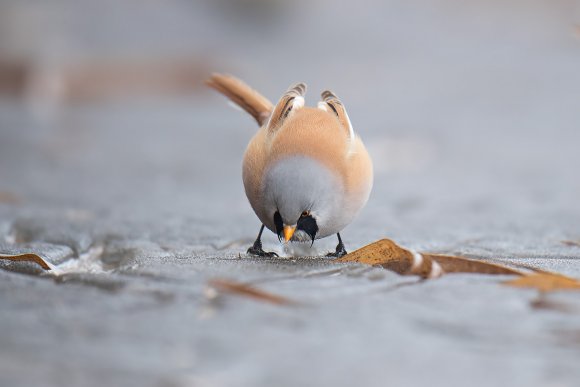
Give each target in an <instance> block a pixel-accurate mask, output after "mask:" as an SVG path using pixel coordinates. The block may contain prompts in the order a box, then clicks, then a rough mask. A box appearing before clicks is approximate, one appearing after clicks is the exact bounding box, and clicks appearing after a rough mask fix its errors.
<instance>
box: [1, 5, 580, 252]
mask: <svg viewBox="0 0 580 387" xmlns="http://www.w3.org/2000/svg"><path fill="white" fill-rule="evenodd" d="M579 23H580V9H579V6H578V2H576V1H549V2H548V1H516V0H514V1H508V2H500V1H472V2H460V1H450V0H434V1H428V2H420V3H417V2H409V1H372V0H365V1H359V2H345V3H341V4H340V5H339V4H337V3H336V2H333V1H326V0H317V1H296V2H287V1H278V0H270V1H267V0H239V1H235V0H219V1H201V0H200V1H193V0H190V1H186V0H172V1H163V2H162V1H154V0H151V1H131V0H125V1H121V2H119V1H113V0H104V1H99V2H93V1H85V0H81V1H76V0H75V1H69V0H51V1H25V2H22V1H8V0H3V1H2V2H1V3H0V94H1V97H0V160H1V168H2V169H1V170H0V189H1V190H2V191H3V192H5V193H4V196H5V197H11V195H12V196H14V198H19V199H22V200H26V201H27V202H28V203H39V204H40V205H42V206H44V207H46V206H47V205H48V206H50V205H57V204H58V205H63V206H68V207H81V208H92V209H95V210H100V211H110V210H111V209H112V208H114V209H115V211H122V210H126V211H128V212H127V213H126V215H127V216H130V217H135V216H140V215H143V216H148V215H147V214H150V213H151V212H152V213H154V215H151V217H152V218H155V217H158V216H162V215H168V214H181V215H184V216H186V217H189V216H191V217H192V218H194V219H197V220H201V223H207V222H209V223H211V222H212V221H213V220H214V219H220V218H221V217H222V216H224V217H228V218H229V219H231V222H234V223H240V224H243V225H244V227H245V225H246V224H248V225H250V224H254V223H255V225H257V222H255V219H253V215H252V213H251V209H250V208H249V206H248V205H247V202H246V200H245V197H244V195H243V190H242V185H241V182H240V173H239V171H240V160H241V157H242V154H243V151H244V148H245V145H246V143H247V141H248V140H249V138H250V137H251V136H252V134H253V133H254V131H255V129H256V128H255V125H254V123H253V122H252V120H251V119H250V118H249V117H248V116H245V115H244V114H243V113H240V112H238V111H236V110H234V109H230V108H229V107H228V106H226V103H225V100H224V98H222V97H221V96H218V95H215V93H212V92H210V91H208V90H206V88H205V87H204V86H203V80H204V79H205V78H206V77H207V76H208V74H209V73H210V72H213V71H220V72H227V73H231V74H235V75H237V76H239V77H241V78H242V79H244V80H245V81H246V82H248V83H249V84H250V85H252V86H253V87H254V88H256V89H257V90H259V91H261V92H262V93H263V94H264V95H266V96H267V97H269V98H270V99H271V100H273V101H275V100H277V99H278V98H279V97H280V95H281V94H282V93H283V91H284V90H285V89H286V88H287V87H288V86H289V85H290V84H291V83H293V82H297V81H304V82H306V83H307V84H308V85H309V93H308V95H307V103H308V104H311V105H314V104H315V103H316V102H317V101H318V98H319V93H320V91H322V90H324V89H325V88H330V89H332V90H333V91H335V92H336V93H337V94H338V95H339V96H341V98H342V99H343V101H344V102H345V104H346V106H347V108H348V111H349V115H350V116H351V119H352V121H353V125H354V127H355V130H357V131H358V132H359V133H360V134H361V136H362V137H363V139H364V140H365V142H366V143H367V146H368V148H369V150H370V152H371V155H372V157H373V159H374V162H375V168H376V182H375V187H376V188H375V191H374V194H373V196H372V198H371V202H370V204H369V207H370V208H372V209H373V210H371V211H369V212H367V213H366V215H362V216H364V219H365V221H364V224H366V225H367V227H364V232H360V233H357V229H361V227H362V226H361V224H363V223H359V226H358V227H356V226H355V227H353V233H354V234H356V238H357V239H363V240H365V241H366V240H371V239H374V238H376V237H379V236H381V235H385V234H387V233H393V232H394V233H395V236H399V234H400V236H401V237H404V236H406V235H408V234H409V233H413V232H416V231H418V228H421V227H424V225H426V224H429V225H430V224H432V222H439V223H440V224H441V226H442V227H443V228H445V227H450V231H449V233H450V234H451V233H454V232H455V229H462V228H463V224H464V222H465V216H471V217H473V216H478V215H482V218H481V224H484V225H493V226H499V227H500V228H501V227H502V226H506V224H507V223H509V224H510V225H513V224H516V225H517V224H518V222H520V221H521V222H522V226H525V227H531V226H532V225H530V222H532V223H534V222H537V221H538V220H539V219H541V221H542V222H545V221H546V217H548V218H550V217H553V219H552V221H553V224H552V223H551V224H550V227H562V224H565V223H566V221H567V216H566V213H567V211H572V209H569V208H568V207H569V206H570V205H572V204H574V205H575V204H576V202H577V200H576V199H575V198H577V197H578V195H579V194H580V179H578V178H577V173H578V167H579V166H580V157H579V156H578V151H577V150H578V144H579V143H580V70H579V69H580V27H579ZM434 208H436V209H437V210H436V211H433V210H432V209H434ZM377 211H379V212H377ZM506 211H507V213H506ZM373 213H374V214H375V216H373V215H372V214H373ZM377 213H378V214H381V216H380V218H377V216H376V214H377ZM574 214H575V215H577V214H578V212H577V211H576V212H574ZM483 215H485V216H483ZM494 215H497V217H499V218H503V220H501V221H499V222H498V221H497V217H496V216H494ZM401 217H403V218H405V217H408V218H409V220H411V222H410V223H409V224H408V226H405V227H406V229H402V230H401V227H400V226H399V225H400V224H401V222H402V219H401ZM508 217H509V219H508ZM415 219H423V220H424V221H421V222H415V221H414V220H415ZM250 220H251V221H250ZM403 220H404V219H403ZM220 221H221V219H220ZM497 223H499V224H497ZM477 224H479V222H475V226H476V227H477ZM545 226H546V225H545V224H544V223H543V224H542V226H541V227H542V228H544V227H545ZM429 227H430V228H432V227H431V226H429ZM538 227H540V226H539V225H538ZM254 228H255V227H254ZM351 228H352V227H351ZM238 231H240V230H238ZM567 231H569V230H567ZM430 232H431V233H434V234H436V233H437V230H431V231H430ZM578 232H579V233H580V231H578ZM192 233H193V232H192ZM220 233H221V232H218V233H216V234H220ZM252 233H253V232H252ZM242 234H243V235H242ZM246 234H247V231H245V230H243V232H241V234H240V235H236V236H240V237H241V236H244V237H246V236H247V235H246ZM218 236H219V235H213V234H211V235H206V237H210V238H214V237H218Z"/></svg>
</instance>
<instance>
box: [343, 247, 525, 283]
mask: <svg viewBox="0 0 580 387" xmlns="http://www.w3.org/2000/svg"><path fill="white" fill-rule="evenodd" d="M338 262H359V263H366V264H368V265H380V266H382V267H384V268H385V269H388V270H392V271H394V272H396V273H399V274H404V275H410V274H413V275H419V276H421V277H423V278H434V277H438V276H440V275H441V274H443V273H480V274H512V275H522V273H521V272H519V271H517V270H514V269H511V268H509V267H505V266H500V265H496V264H493V263H488V262H483V261H477V260H473V259H467V258H463V257H455V256H450V255H439V254H428V253H418V252H416V251H412V250H408V249H405V248H403V247H401V246H399V245H397V244H396V243H395V242H393V241H392V240H389V239H381V240H379V241H377V242H374V243H371V244H370V245H367V246H364V247H362V248H360V249H358V250H356V251H353V252H352V253H350V254H347V255H346V256H344V257H342V258H340V259H338Z"/></svg>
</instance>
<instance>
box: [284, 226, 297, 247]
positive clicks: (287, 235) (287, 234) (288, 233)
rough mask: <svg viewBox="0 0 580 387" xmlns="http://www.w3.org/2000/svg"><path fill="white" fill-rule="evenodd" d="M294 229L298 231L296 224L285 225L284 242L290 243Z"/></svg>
mask: <svg viewBox="0 0 580 387" xmlns="http://www.w3.org/2000/svg"><path fill="white" fill-rule="evenodd" d="M294 231H296V226H284V242H285V243H288V241H289V240H290V239H292V235H294Z"/></svg>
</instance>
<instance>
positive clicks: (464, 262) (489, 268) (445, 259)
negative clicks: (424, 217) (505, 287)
mask: <svg viewBox="0 0 580 387" xmlns="http://www.w3.org/2000/svg"><path fill="white" fill-rule="evenodd" d="M424 256H427V257H429V258H431V259H433V260H435V261H437V263H439V265H441V268H442V269H443V271H445V272H446V273H478V274H496V275H497V274H507V275H523V273H522V272H520V271H517V270H515V269H512V268H509V267H507V266H501V265H498V264H495V263H489V262H484V261H478V260H475V259H469V258H464V257H456V256H451V255H439V254H424Z"/></svg>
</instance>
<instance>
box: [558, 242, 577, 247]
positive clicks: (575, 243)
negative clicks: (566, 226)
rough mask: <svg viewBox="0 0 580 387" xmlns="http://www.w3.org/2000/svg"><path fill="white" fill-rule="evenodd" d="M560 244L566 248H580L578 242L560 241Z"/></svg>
mask: <svg viewBox="0 0 580 387" xmlns="http://www.w3.org/2000/svg"><path fill="white" fill-rule="evenodd" d="M562 243H563V244H565V245H566V246H574V247H580V242H579V241H562Z"/></svg>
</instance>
